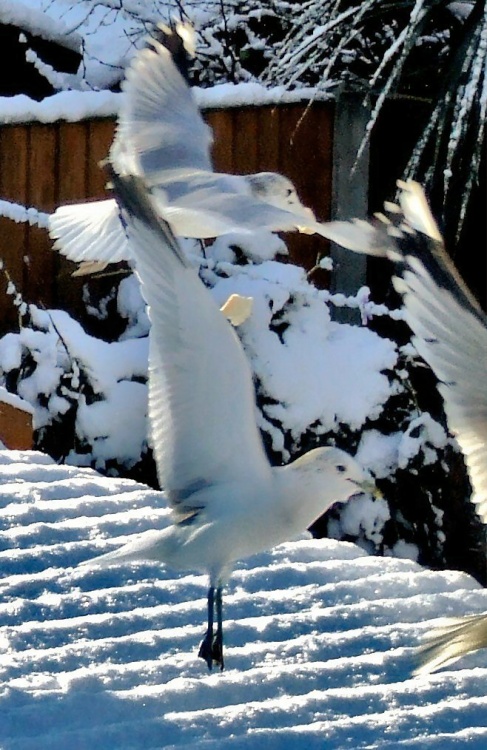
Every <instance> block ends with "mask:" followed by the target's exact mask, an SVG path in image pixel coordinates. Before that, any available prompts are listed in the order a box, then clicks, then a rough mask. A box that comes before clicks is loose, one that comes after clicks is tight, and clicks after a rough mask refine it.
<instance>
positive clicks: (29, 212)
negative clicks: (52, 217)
mask: <svg viewBox="0 0 487 750" xmlns="http://www.w3.org/2000/svg"><path fill="white" fill-rule="evenodd" d="M0 216H3V217H5V218H6V219H11V220H12V221H15V223H16V224H23V223H26V224H29V225H30V226H31V227H33V226H37V227H42V228H43V229H46V228H47V225H48V220H49V214H47V213H44V212H43V211H38V210H37V209H36V208H27V207H26V206H23V205H22V204H20V203H12V202H11V201H5V200H0Z"/></svg>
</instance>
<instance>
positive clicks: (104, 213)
mask: <svg viewBox="0 0 487 750" xmlns="http://www.w3.org/2000/svg"><path fill="white" fill-rule="evenodd" d="M187 33H188V29H187V27H185V26H183V27H181V28H180V31H179V34H180V35H184V34H187ZM161 34H162V35H161V38H162V39H163V41H164V42H165V44H162V43H160V42H159V41H157V40H156V39H151V40H150V41H149V42H148V43H147V46H146V48H145V49H143V50H141V51H140V52H139V53H137V54H136V55H135V58H134V59H133V61H132V62H131V64H130V66H129V68H128V71H127V74H126V79H125V81H124V84H123V86H122V88H123V92H124V93H123V100H122V104H121V108H120V114H119V118H118V126H117V131H116V136H115V140H114V142H113V144H112V147H111V151H110V162H111V164H112V166H113V168H114V170H115V171H116V172H117V173H118V174H122V175H123V174H137V175H139V176H142V177H143V178H144V181H145V183H146V184H147V185H148V186H149V187H150V188H151V190H152V195H153V206H154V209H155V210H156V212H157V213H158V214H159V216H161V217H162V218H163V219H164V220H165V221H166V222H167V223H168V224H169V225H170V226H171V229H172V231H173V232H174V233H175V234H176V235H179V236H182V237H194V238H200V239H205V238H212V237H219V236H220V235H224V234H228V233H231V232H244V233H250V232H253V231H255V230H259V229H260V230H262V229H267V230H270V231H276V232H277V231H295V230H298V229H301V230H302V231H306V232H307V233H313V232H318V233H320V234H323V235H324V236H327V235H326V229H325V228H324V226H323V225H322V224H319V223H318V222H317V221H316V219H315V217H314V214H313V212H312V211H311V209H309V208H306V207H305V206H303V204H302V203H301V202H300V200H299V198H298V195H297V193H296V189H295V187H294V185H293V184H292V182H291V181H290V180H288V179H287V177H284V176H283V175H280V174H276V173H274V172H260V173H258V174H252V175H243V176H242V175H239V176H236V175H230V174H222V173H216V172H214V171H213V167H212V164H211V158H210V147H211V143H212V140H213V139H212V135H211V130H210V128H209V127H208V126H207V125H206V124H205V123H204V121H203V119H202V117H201V115H200V112H199V110H198V107H197V106H196V103H195V100H194V98H193V94H192V92H191V90H190V88H189V87H188V84H187V82H186V80H185V78H184V76H183V75H182V73H181V72H180V70H179V69H178V66H177V65H176V63H175V58H174V55H175V54H178V56H179V59H180V58H181V49H180V48H181V46H182V43H181V44H180V45H179V53H177V52H176V50H178V45H177V41H176V42H175V41H174V36H170V34H169V33H168V31H167V30H163V31H161ZM179 38H180V37H179ZM166 45H168V46H169V47H170V48H171V49H172V51H173V54H171V52H170V51H169V49H168V48H167V46H166ZM180 67H181V66H180ZM127 144H129V149H127ZM49 231H50V234H51V236H52V237H53V239H55V240H56V243H55V248H56V249H57V250H59V251H60V252H61V253H62V254H63V255H66V256H67V257H68V258H70V259H71V260H73V261H76V262H82V263H85V264H86V267H87V268H88V270H90V271H91V270H93V268H96V266H94V265H93V263H94V262H100V266H99V268H103V267H104V265H106V264H107V263H110V262H116V261H120V260H129V259H130V257H131V255H130V248H129V246H128V244H127V240H126V237H125V234H124V232H123V227H122V225H121V223H120V219H119V214H118V209H117V205H116V202H115V201H114V200H113V199H111V200H104V201H96V202H91V203H81V204H76V205H67V206H61V207H60V208H58V209H57V210H56V211H55V213H54V214H53V215H52V216H51V217H50V227H49Z"/></svg>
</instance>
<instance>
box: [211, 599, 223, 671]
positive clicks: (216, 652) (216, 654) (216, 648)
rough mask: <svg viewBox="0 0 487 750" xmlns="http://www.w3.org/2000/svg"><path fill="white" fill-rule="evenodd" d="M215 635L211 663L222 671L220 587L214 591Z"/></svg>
mask: <svg viewBox="0 0 487 750" xmlns="http://www.w3.org/2000/svg"><path fill="white" fill-rule="evenodd" d="M215 604H216V634H215V637H214V639H213V648H212V656H213V661H214V662H215V663H216V664H219V665H220V669H221V670H222V671H223V667H224V663H223V599H222V587H221V586H218V588H217V590H216V601H215Z"/></svg>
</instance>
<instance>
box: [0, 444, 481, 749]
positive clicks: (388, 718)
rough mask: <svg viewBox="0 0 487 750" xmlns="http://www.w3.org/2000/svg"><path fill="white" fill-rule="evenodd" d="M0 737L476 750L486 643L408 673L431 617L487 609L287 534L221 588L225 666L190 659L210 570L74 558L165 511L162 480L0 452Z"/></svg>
mask: <svg viewBox="0 0 487 750" xmlns="http://www.w3.org/2000/svg"><path fill="white" fill-rule="evenodd" d="M0 477H1V481H2V506H3V513H2V519H3V520H2V530H1V532H0V539H1V543H2V549H3V551H1V552H0V558H1V570H2V574H1V575H2V580H1V587H2V601H1V603H0V644H1V648H2V661H1V666H0V670H1V673H2V685H3V690H2V691H1V692H0V710H1V715H2V721H1V723H0V744H1V746H2V747H5V748H15V750H34V749H35V750H38V749H39V748H49V750H66V748H68V747H79V748H82V747H83V748H84V747H96V748H97V750H113V748H115V747H116V748H117V750H129V748H130V750H145V749H146V748H148V747H151V748H163V747H171V748H174V749H176V748H189V747H192V748H201V750H203V748H204V749H205V750H216V749H217V748H218V750H236V748H239V749H243V748H248V750H255V748H258V747H272V748H279V750H287V748H293V750H304V749H305V748H306V750H310V749H311V750H314V749H316V750H318V748H319V750H323V748H325V747H327V748H333V750H345V748H351V747H353V748H354V750H361V749H363V750H365V749H366V748H372V747H373V748H375V750H398V748H402V747H404V748H406V747H407V748H410V749H411V750H424V748H430V750H440V749H441V750H449V749H450V748H453V747H460V746H461V747H469V748H472V749H473V750H481V748H482V749H483V748H484V747H485V745H486V742H487V728H486V726H485V712H486V708H487V697H486V695H485V684H486V679H487V652H486V651H480V652H477V653H476V654H471V655H470V656H469V657H467V658H465V659H464V660H463V661H462V662H457V664H455V665H453V667H451V668H450V669H449V670H448V671H443V672H440V673H438V674H436V675H434V676H433V677H429V678H426V677H422V678H412V677H411V669H412V666H413V654H414V650H413V647H415V646H416V645H417V644H418V642H419V641H420V639H421V637H422V636H423V635H425V634H426V633H428V632H429V631H431V629H432V628H433V627H434V625H435V624H436V622H437V620H436V618H438V617H440V616H443V615H459V614H464V613H465V612H474V611H475V612H477V611H479V610H482V609H487V594H486V592H485V591H484V590H482V589H481V588H480V587H479V586H478V585H477V584H476V583H475V582H474V581H473V579H471V578H469V577H468V576H467V575H465V574H463V573H456V572H441V573H440V572H434V571H429V570H425V569H422V568H421V567H420V566H419V565H417V564H416V563H413V562H411V561H410V560H407V559H397V558H377V557H370V556H368V555H367V554H366V553H365V552H364V551H363V550H362V549H360V548H359V547H356V546H354V545H352V544H348V543H344V542H336V541H332V540H319V541H318V540H309V539H303V540H301V541H296V542H291V543H287V544H284V545H281V546H280V547H277V548H276V549H275V550H273V551H271V552H268V553H265V554H261V555H258V556H255V557H253V558H250V559H249V560H248V561H247V562H245V563H240V564H239V565H238V566H237V569H236V571H235V573H234V575H233V577H232V578H231V580H230V583H229V585H228V587H227V589H226V593H225V602H224V606H225V627H226V630H225V637H226V641H225V647H226V649H227V651H226V653H227V671H225V672H223V673H222V674H220V673H218V672H216V673H213V674H209V673H208V672H207V671H206V667H205V665H204V664H203V662H202V661H201V660H200V659H198V658H197V647H198V642H199V639H200V637H201V635H202V631H203V629H204V625H203V621H204V618H205V607H206V604H205V587H206V580H205V577H204V576H200V575H197V574H194V573H191V572H188V573H187V574H184V575H180V576H175V575H174V574H173V573H172V571H170V570H168V569H164V568H163V567H162V566H161V565H160V564H157V563H146V564H141V565H139V566H130V565H129V566H123V567H119V568H110V569H98V570H97V569H96V568H92V567H77V566H78V563H80V562H81V561H84V560H88V559H89V558H91V557H93V556H95V555H97V554H99V553H101V552H104V551H107V550H108V549H112V548H114V547H116V546H118V545H120V544H122V542H124V541H126V540H127V538H128V536H129V535H131V534H134V533H139V532H143V531H145V530H146V529H149V528H162V527H164V525H165V524H166V523H167V510H166V508H165V506H164V499H163V497H162V496H161V494H160V493H158V492H155V491H152V490H148V489H147V488H145V487H143V486H142V485H140V484H136V483H135V482H131V481H129V480H122V479H109V478H106V477H101V476H99V475H98V474H96V473H95V472H93V471H91V470H89V469H79V468H75V467H70V466H65V465H64V466H59V465H57V464H55V463H54V462H53V461H52V460H51V459H50V458H48V457H47V456H45V455H42V454H39V453H29V452H16V451H0Z"/></svg>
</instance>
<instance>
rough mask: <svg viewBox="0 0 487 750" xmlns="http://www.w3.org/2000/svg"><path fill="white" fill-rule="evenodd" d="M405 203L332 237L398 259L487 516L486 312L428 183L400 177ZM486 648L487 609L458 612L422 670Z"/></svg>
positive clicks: (423, 348)
mask: <svg viewBox="0 0 487 750" xmlns="http://www.w3.org/2000/svg"><path fill="white" fill-rule="evenodd" d="M398 186H399V188H400V196H399V202H400V206H397V205H395V204H390V203H388V204H386V213H383V214H378V215H377V217H376V221H375V222H367V221H361V220H355V221H354V222H340V221H337V222H331V224H329V226H328V229H329V231H330V233H331V234H332V235H333V239H334V240H335V241H336V242H338V243H339V244H341V245H343V246H344V247H347V248H349V249H350V250H355V251H356V252H366V253H369V254H371V255H376V256H384V257H387V258H389V259H390V260H392V261H393V262H394V263H395V266H396V274H397V275H396V277H395V279H394V286H395V288H396V289H397V291H398V292H399V293H400V294H401V295H402V299H403V303H404V308H405V313H406V321H407V323H408V324H409V326H410V328H411V329H412V331H413V333H414V339H413V341H414V345H415V347H416V349H417V350H418V352H419V354H420V355H421V357H423V359H424V360H425V361H426V362H427V363H428V364H429V365H430V367H431V369H432V370H433V371H434V373H435V375H436V376H437V378H438V380H439V385H438V390H439V391H440V393H441V395H442V397H443V400H444V405H445V412H446V416H447V420H448V425H449V428H450V430H451V431H452V433H453V434H454V435H455V436H456V439H457V441H458V443H459V445H460V447H461V449H462V451H463V454H464V456H465V460H466V463H467V467H468V471H469V475H470V480H471V483H472V488H473V494H472V501H473V502H474V503H476V505H477V512H478V513H479V515H480V517H481V519H482V521H483V522H484V523H486V522H487V386H486V382H487V316H486V315H485V313H484V312H483V311H482V309H481V307H480V305H479V304H478V302H477V300H476V299H475V298H474V296H473V295H472V294H471V292H470V291H469V289H468V288H467V286H466V284H465V283H464V281H463V279H462V278H461V277H460V274H459V273H458V271H457V270H456V268H455V266H454V265H453V262H452V261H451V259H450V257H449V256H448V255H447V253H446V251H445V248H444V244H443V239H442V236H441V234H440V231H439V229H438V226H437V224H436V222H435V220H434V218H433V216H432V214H431V211H430V209H429V206H428V203H427V200H426V198H425V195H424V192H423V189H422V188H421V186H420V185H418V184H417V183H415V182H412V181H408V182H399V183H398ZM485 647H487V613H485V614H481V615H473V616H469V617H465V618H454V619H451V620H450V621H448V622H447V623H446V624H445V626H444V627H442V628H440V629H438V630H437V631H435V632H434V633H433V634H432V636H431V638H429V639H428V642H427V643H426V644H425V646H424V647H423V648H422V650H421V654H420V661H421V666H420V667H419V668H418V670H417V672H418V673H421V672H423V673H426V672H432V671H434V670H436V669H438V668H440V667H442V666H444V665H445V664H448V663H451V662H452V661H455V660H456V659H458V658H459V657H461V656H462V655H464V654H466V653H468V652H469V651H475V650H477V649H479V648H485Z"/></svg>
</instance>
